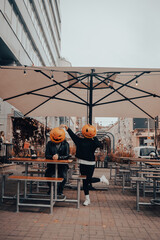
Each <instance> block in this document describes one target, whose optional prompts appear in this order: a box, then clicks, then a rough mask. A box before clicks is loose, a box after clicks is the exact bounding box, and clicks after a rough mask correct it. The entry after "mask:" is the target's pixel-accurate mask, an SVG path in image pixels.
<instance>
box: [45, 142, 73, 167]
mask: <svg viewBox="0 0 160 240" xmlns="http://www.w3.org/2000/svg"><path fill="white" fill-rule="evenodd" d="M55 154H58V159H59V160H61V159H64V160H66V159H68V158H69V144H68V142H67V141H66V140H64V141H63V142H62V143H61V144H60V147H59V149H57V147H56V143H54V142H52V141H49V142H48V143H47V145H46V151H45V157H46V159H52V157H53V155H55ZM47 166H48V167H50V166H52V164H47ZM63 166H64V165H63Z"/></svg>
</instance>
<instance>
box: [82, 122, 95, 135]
mask: <svg viewBox="0 0 160 240" xmlns="http://www.w3.org/2000/svg"><path fill="white" fill-rule="evenodd" d="M82 134H83V136H84V137H86V138H93V137H94V136H95V135H96V128H95V127H94V126H92V125H90V124H86V125H84V126H83V128H82Z"/></svg>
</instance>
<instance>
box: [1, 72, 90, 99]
mask: <svg viewBox="0 0 160 240" xmlns="http://www.w3.org/2000/svg"><path fill="white" fill-rule="evenodd" d="M34 71H36V72H40V73H42V74H43V75H45V76H46V77H48V78H50V77H49V76H48V75H47V74H45V73H43V72H42V71H40V70H34ZM82 77H84V78H85V77H86V74H85V75H83V76H81V78H82ZM73 80H74V79H68V80H64V81H62V82H60V83H61V84H62V83H66V82H69V81H73ZM54 86H57V83H54V84H52V85H48V86H45V87H41V88H38V89H34V90H32V91H27V92H24V93H21V94H18V95H14V96H12V97H8V98H4V99H3V101H8V100H10V99H13V98H17V97H21V96H23V95H28V94H33V93H34V92H37V91H40V90H43V89H46V88H50V87H54ZM70 86H72V85H70ZM63 91H64V90H63ZM60 93H61V92H60ZM35 95H36V94H35ZM37 95H38V94H37Z"/></svg>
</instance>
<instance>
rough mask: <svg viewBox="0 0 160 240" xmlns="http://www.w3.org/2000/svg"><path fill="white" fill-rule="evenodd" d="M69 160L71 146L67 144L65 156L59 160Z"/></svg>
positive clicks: (59, 157)
mask: <svg viewBox="0 0 160 240" xmlns="http://www.w3.org/2000/svg"><path fill="white" fill-rule="evenodd" d="M68 158H69V144H68V142H66V144H65V151H64V155H63V156H59V155H58V159H59V160H62V159H63V160H67V159H68Z"/></svg>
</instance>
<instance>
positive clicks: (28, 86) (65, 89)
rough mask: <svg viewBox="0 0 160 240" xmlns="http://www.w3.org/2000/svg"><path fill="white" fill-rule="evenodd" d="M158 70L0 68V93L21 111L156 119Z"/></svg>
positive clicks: (159, 85) (159, 110) (158, 110)
mask: <svg viewBox="0 0 160 240" xmlns="http://www.w3.org/2000/svg"><path fill="white" fill-rule="evenodd" d="M159 90H160V69H144V68H143V69H141V68H94V69H93V68H90V67H53V68H50V67H22V66H21V67H17V66H16V67H8V66H1V67H0V97H1V98H2V99H3V100H4V101H7V102H9V103H10V104H11V105H13V106H15V107H16V108H17V109H18V110H19V111H21V112H22V113H23V114H24V115H25V116H31V117H35V116H79V117H82V116H86V117H88V118H89V122H90V123H92V117H93V116H94V117H131V118H133V117H138V118H144V117H148V118H155V117H156V116H157V115H159V113H160V91H159Z"/></svg>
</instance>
